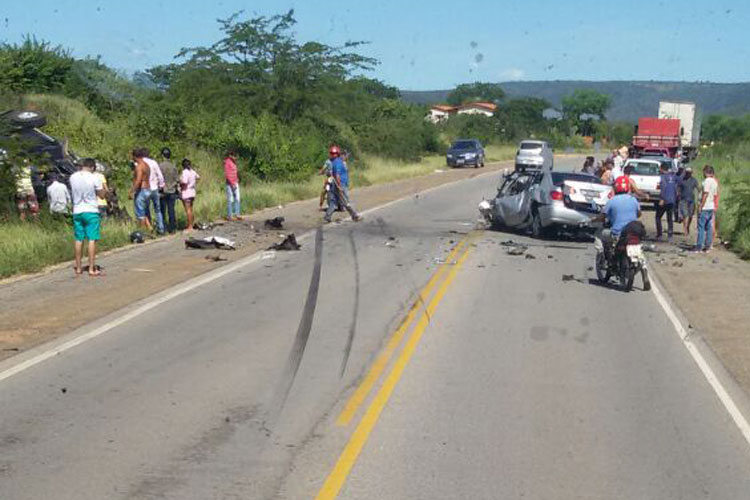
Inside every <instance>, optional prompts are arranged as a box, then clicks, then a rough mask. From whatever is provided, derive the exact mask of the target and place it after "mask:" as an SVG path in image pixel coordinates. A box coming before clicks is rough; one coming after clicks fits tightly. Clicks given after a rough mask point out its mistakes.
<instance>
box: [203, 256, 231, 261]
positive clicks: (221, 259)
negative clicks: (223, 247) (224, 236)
mask: <svg viewBox="0 0 750 500" xmlns="http://www.w3.org/2000/svg"><path fill="white" fill-rule="evenodd" d="M204 259H206V260H210V261H213V262H226V261H227V260H229V259H225V258H224V257H222V256H221V255H206V256H205V257H204Z"/></svg>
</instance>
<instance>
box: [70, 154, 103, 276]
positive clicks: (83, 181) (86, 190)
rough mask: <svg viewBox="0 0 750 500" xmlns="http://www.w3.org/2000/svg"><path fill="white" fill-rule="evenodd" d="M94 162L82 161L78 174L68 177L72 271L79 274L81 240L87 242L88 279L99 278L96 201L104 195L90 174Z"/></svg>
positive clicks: (97, 203) (98, 235)
mask: <svg viewBox="0 0 750 500" xmlns="http://www.w3.org/2000/svg"><path fill="white" fill-rule="evenodd" d="M95 169H96V162H95V161H94V159H93V158H86V159H85V160H83V162H81V164H80V165H79V167H78V172H76V173H75V174H73V175H71V176H70V190H71V194H72V198H73V236H74V237H75V257H76V264H75V272H76V275H81V274H82V273H83V268H82V267H81V259H82V257H83V241H84V240H88V242H89V244H88V254H89V268H88V272H89V276H100V275H101V271H100V270H99V268H97V267H96V242H97V241H98V240H99V238H100V234H99V231H100V227H101V217H100V216H99V200H98V199H97V197H103V196H104V186H102V183H101V180H99V178H98V177H97V176H96V175H94V170H95Z"/></svg>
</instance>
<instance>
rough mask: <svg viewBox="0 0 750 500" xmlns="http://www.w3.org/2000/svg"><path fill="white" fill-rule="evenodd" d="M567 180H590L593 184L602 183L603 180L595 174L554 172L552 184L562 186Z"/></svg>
mask: <svg viewBox="0 0 750 500" xmlns="http://www.w3.org/2000/svg"><path fill="white" fill-rule="evenodd" d="M565 181H575V182H590V183H591V184H601V183H602V180H601V179H600V178H598V177H596V176H594V175H588V174H573V173H567V172H552V184H554V185H555V186H562V184H563V182H565Z"/></svg>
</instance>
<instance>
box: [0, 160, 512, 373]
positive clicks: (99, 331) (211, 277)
mask: <svg viewBox="0 0 750 500" xmlns="http://www.w3.org/2000/svg"><path fill="white" fill-rule="evenodd" d="M498 163H501V162H498ZM492 174H499V175H502V171H501V170H493V171H491V172H485V173H482V174H479V175H475V176H474V177H467V178H464V179H457V180H455V181H451V182H447V183H445V184H440V185H438V186H433V187H431V188H428V189H425V190H423V191H418V193H419V194H426V193H429V192H431V191H436V190H438V189H441V188H445V187H447V186H450V185H453V184H457V183H459V182H464V181H469V180H472V179H477V178H480V177H486V176H489V175H492ZM412 196H414V195H413V194H410V195H406V196H404V197H402V198H398V199H396V200H392V201H389V202H387V203H384V204H382V205H379V206H377V207H373V208H370V209H367V210H365V211H363V212H362V214H365V215H366V214H370V213H373V212H376V211H378V210H382V209H384V208H387V207H389V206H391V205H395V204H396V203H399V202H402V201H405V200H407V199H410V198H411V197H412ZM315 231H316V229H313V230H310V231H307V232H305V233H304V234H302V235H301V236H300V237H299V238H298V240H304V239H306V238H309V237H310V235H312V234H313V233H314V232H315ZM262 256H263V252H262V251H259V252H256V253H254V254H252V255H249V256H247V257H244V258H242V259H240V260H238V261H237V262H234V263H232V264H228V265H226V266H224V267H222V268H220V269H216V270H215V271H209V272H208V273H205V274H202V275H200V276H196V277H195V278H192V279H190V280H188V281H186V282H184V283H181V284H178V285H175V286H173V287H172V288H168V289H167V290H165V291H162V292H160V293H159V294H157V296H156V297H155V298H154V299H152V300H150V301H148V302H146V303H144V304H142V305H140V306H138V307H136V308H135V309H133V310H132V311H129V312H126V313H125V314H123V315H122V316H120V317H118V318H116V319H114V320H112V321H109V322H108V323H105V324H104V325H101V326H98V327H96V328H94V329H93V330H91V331H88V332H85V333H82V334H81V335H77V336H75V337H74V338H72V339H70V340H68V341H66V342H63V343H62V344H59V345H55V346H53V347H51V348H48V349H46V350H41V352H39V353H38V354H36V355H33V356H32V357H30V358H28V359H26V360H23V361H20V362H19V363H16V364H13V365H12V366H10V367H9V368H7V369H6V370H3V371H0V382H2V381H3V380H5V379H7V378H10V377H12V376H13V375H18V374H19V373H21V372H23V371H25V370H28V369H29V368H31V367H33V366H35V365H38V364H39V363H42V362H44V361H46V360H48V359H50V358H52V357H55V356H57V355H59V354H62V353H64V352H65V351H69V350H70V349H73V348H74V347H77V346H79V345H81V344H83V343H84V342H88V341H89V340H92V339H95V338H96V337H99V336H100V335H103V334H104V333H107V332H108V331H110V330H112V329H113V328H117V327H118V326H120V325H122V324H124V323H127V322H128V321H130V320H131V319H133V318H136V317H138V316H140V315H141V314H143V313H145V312H148V311H150V310H151V309H153V308H155V307H156V306H159V305H161V304H163V303H165V302H168V301H170V300H172V299H174V298H176V297H179V296H180V295H183V294H184V293H186V292H189V291H191V290H194V289H195V288H198V287H199V286H203V285H205V284H207V283H210V282H212V281H215V280H217V279H219V278H221V277H223V276H226V275H227V274H229V273H232V272H234V271H236V270H238V269H241V268H243V267H245V266H247V265H250V264H252V263H254V262H257V261H259V260H261V258H262ZM125 307H126V308H127V307H128V306H125ZM81 328H82V329H85V328H86V325H84V326H82V327H81ZM42 349H43V348H42ZM14 358H15V357H13V358H9V359H8V360H6V361H5V362H2V363H0V366H2V365H4V364H6V362H10V363H12V362H13V361H12V360H14ZM15 359H17V358H15Z"/></svg>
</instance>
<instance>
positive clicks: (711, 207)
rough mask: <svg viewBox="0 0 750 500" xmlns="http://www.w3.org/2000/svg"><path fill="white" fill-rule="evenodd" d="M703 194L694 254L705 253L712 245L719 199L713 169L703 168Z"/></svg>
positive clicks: (708, 166) (699, 208) (717, 185)
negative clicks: (714, 220)
mask: <svg viewBox="0 0 750 500" xmlns="http://www.w3.org/2000/svg"><path fill="white" fill-rule="evenodd" d="M703 176H704V177H705V179H704V180H703V194H702V195H701V201H700V203H699V204H698V240H697V241H696V244H695V251H696V252H705V253H707V252H708V251H709V250H710V249H711V245H712V243H713V230H714V226H713V222H712V220H713V219H714V217H715V212H716V203H717V200H718V198H719V183H718V182H716V179H715V178H714V167H712V166H711V165H706V166H705V167H703Z"/></svg>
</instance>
